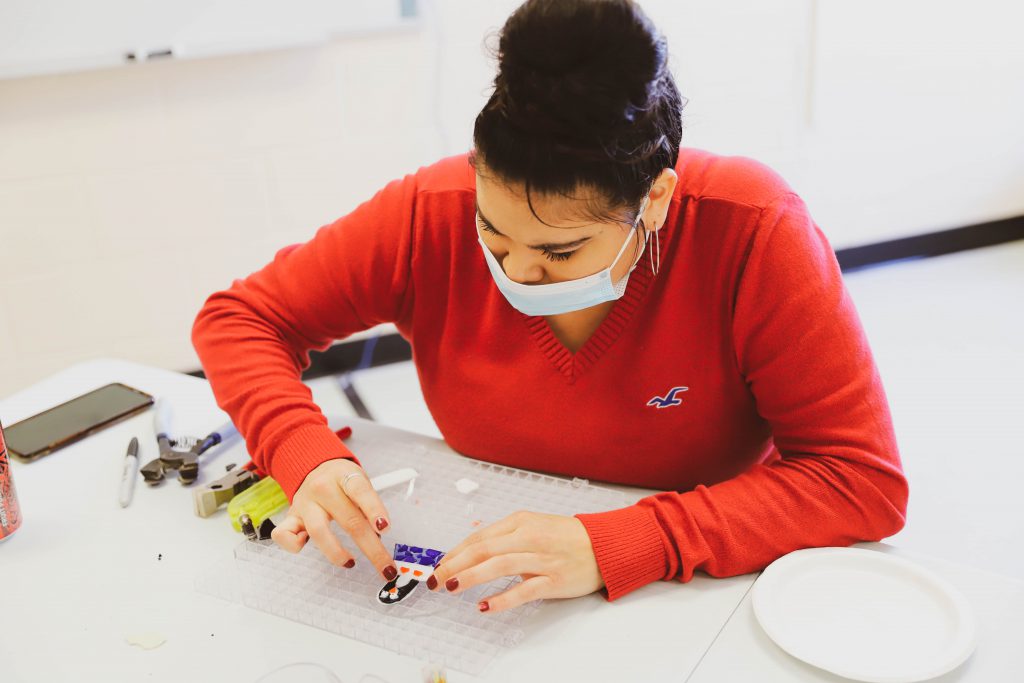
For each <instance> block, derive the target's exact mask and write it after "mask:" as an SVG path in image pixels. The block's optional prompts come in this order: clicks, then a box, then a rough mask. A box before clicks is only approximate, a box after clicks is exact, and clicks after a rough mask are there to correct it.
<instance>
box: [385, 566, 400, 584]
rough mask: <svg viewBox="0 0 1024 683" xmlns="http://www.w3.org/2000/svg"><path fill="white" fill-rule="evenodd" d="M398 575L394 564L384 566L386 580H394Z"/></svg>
mask: <svg viewBox="0 0 1024 683" xmlns="http://www.w3.org/2000/svg"><path fill="white" fill-rule="evenodd" d="M396 576H398V570H397V569H395V565H393V564H392V565H388V566H387V567H384V578H385V579H387V580H388V581H394V580H395V577H396Z"/></svg>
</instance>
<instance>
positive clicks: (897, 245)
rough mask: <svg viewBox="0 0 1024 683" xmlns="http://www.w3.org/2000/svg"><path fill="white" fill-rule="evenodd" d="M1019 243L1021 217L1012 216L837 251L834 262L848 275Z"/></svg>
mask: <svg viewBox="0 0 1024 683" xmlns="http://www.w3.org/2000/svg"><path fill="white" fill-rule="evenodd" d="M1020 239H1024V216H1015V217H1013V218H1005V219H1003V220H999V221H991V222H989V223H979V224H978V225H968V226H966V227H963V228H953V229H952V230H942V231H939V232H929V233H925V234H923V235H914V236H913V237H904V238H902V239H897V240H890V241H887V242H876V243H874V244H866V245H864V246H861V247H850V248H847V249H837V250H836V258H837V259H839V267H840V268H842V269H843V272H844V273H849V272H852V271H854V270H859V269H861V268H870V267H874V266H880V265H885V264H889V263H892V262H894V261H906V260H908V259H918V258H929V257H932V256H942V255H943V254H952V253H955V252H958V251H967V250H969V249H979V248H981V247H991V246H994V245H996V244H1003V243H1004V242H1013V241H1015V240H1020Z"/></svg>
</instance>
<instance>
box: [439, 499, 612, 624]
mask: <svg viewBox="0 0 1024 683" xmlns="http://www.w3.org/2000/svg"><path fill="white" fill-rule="evenodd" d="M517 574H518V575H519V576H521V577H522V579H523V580H522V582H520V583H517V584H516V585H515V586H513V587H512V588H509V589H508V590H507V591H505V592H503V593H499V594H497V595H492V596H490V597H487V598H485V599H484V600H482V601H481V602H480V603H479V605H478V608H479V609H480V611H481V612H501V611H502V610H507V609H511V608H513V607H518V606H519V605H522V604H524V603H527V602H530V601H532V600H538V599H542V598H575V597H579V596H581V595H587V594H589V593H593V592H594V591H596V590H600V589H601V588H603V587H604V580H603V579H602V578H601V572H600V571H599V570H598V567H597V560H596V559H595V558H594V548H593V546H591V544H590V536H589V535H588V534H587V530H586V529H585V528H584V527H583V523H582V522H580V520H578V519H576V518H575V517H563V516H561V515H545V514H540V513H537V512H516V513H515V514H512V515H509V516H508V517H506V518H504V519H502V520H500V521H498V522H495V523H494V524H492V525H490V526H488V527H485V528H483V529H481V530H479V531H477V532H476V533H474V534H472V535H471V536H469V537H468V538H466V540H464V541H463V542H462V543H460V544H459V545H457V546H456V547H455V548H453V549H452V550H450V551H449V552H448V553H447V554H446V555H445V556H444V559H442V560H441V564H439V565H438V566H437V568H436V569H435V570H434V574H433V575H432V576H431V577H430V578H429V579H428V580H427V587H428V588H430V589H431V590H435V589H437V587H438V586H444V587H445V589H446V590H447V591H448V592H449V593H462V592H463V591H466V590H469V589H471V588H473V587H474V586H478V585H480V584H482V583H487V582H488V581H493V580H494V579H498V578H501V577H503V576H515V575H517Z"/></svg>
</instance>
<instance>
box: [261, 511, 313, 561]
mask: <svg viewBox="0 0 1024 683" xmlns="http://www.w3.org/2000/svg"><path fill="white" fill-rule="evenodd" d="M270 538H271V539H272V540H273V541H274V543H276V544H278V545H279V546H281V547H282V548H284V549H285V550H287V551H288V552H290V553H297V552H299V551H300V550H302V546H304V545H306V541H308V540H309V533H308V532H307V531H306V528H305V526H304V525H303V524H302V520H301V519H299V518H298V517H296V516H294V515H292V514H290V513H289V515H288V516H287V517H285V519H284V521H283V522H281V523H280V524H278V525H277V526H276V527H275V528H274V530H273V531H271V532H270Z"/></svg>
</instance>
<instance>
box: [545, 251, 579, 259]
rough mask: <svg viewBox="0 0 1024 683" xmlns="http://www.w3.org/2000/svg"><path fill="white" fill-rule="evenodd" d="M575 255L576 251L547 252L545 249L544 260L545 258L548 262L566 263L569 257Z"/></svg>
mask: <svg viewBox="0 0 1024 683" xmlns="http://www.w3.org/2000/svg"><path fill="white" fill-rule="evenodd" d="M575 253H576V250H573V251H548V250H547V249H545V250H544V258H546V259H547V260H548V261H566V260H568V259H569V257H570V256H572V255H573V254H575Z"/></svg>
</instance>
